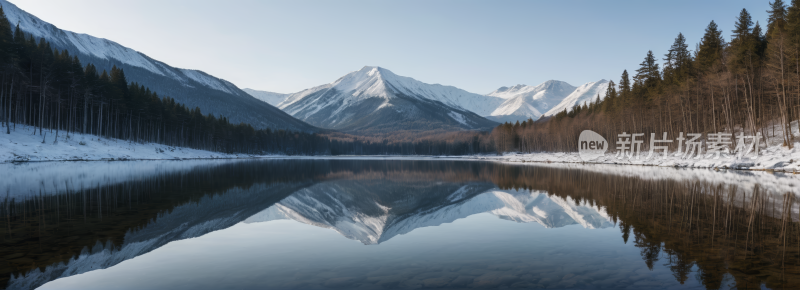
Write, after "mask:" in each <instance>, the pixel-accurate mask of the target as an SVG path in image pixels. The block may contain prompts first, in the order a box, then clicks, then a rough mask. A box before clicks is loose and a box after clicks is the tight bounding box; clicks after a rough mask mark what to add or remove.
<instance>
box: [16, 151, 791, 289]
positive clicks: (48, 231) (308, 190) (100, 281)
mask: <svg viewBox="0 0 800 290" xmlns="http://www.w3.org/2000/svg"><path fill="white" fill-rule="evenodd" d="M0 174H1V175H2V176H3V178H2V180H0V244H2V247H0V288H5V289H419V288H422V289H427V288H437V289H467V288H470V289H472V288H485V289H497V288H523V289H525V288H549V289H721V288H722V289H729V288H739V289H746V288H751V289H761V288H770V289H792V288H797V287H798V286H799V285H800V223H798V219H799V218H800V211H798V204H800V202H799V201H798V198H797V194H798V192H800V178H798V176H797V175H793V174H783V173H769V172H749V171H729V170H723V171H713V170H705V169H703V170H698V169H695V170H692V169H675V168H657V167H642V166H613V165H557V164H531V163H527V164H502V163H494V162H479V161H464V160H447V159H440V160H439V159H418V160H412V159H404V158H398V159H381V160H370V159H346V158H334V159H262V160H205V161H204V160H184V161H131V162H42V163H22V164H2V165H0Z"/></svg>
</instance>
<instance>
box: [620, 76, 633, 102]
mask: <svg viewBox="0 0 800 290" xmlns="http://www.w3.org/2000/svg"><path fill="white" fill-rule="evenodd" d="M630 94H631V79H630V77H629V76H628V70H623V71H622V78H620V80H619V97H620V98H621V99H623V100H625V99H627V98H628V97H630Z"/></svg>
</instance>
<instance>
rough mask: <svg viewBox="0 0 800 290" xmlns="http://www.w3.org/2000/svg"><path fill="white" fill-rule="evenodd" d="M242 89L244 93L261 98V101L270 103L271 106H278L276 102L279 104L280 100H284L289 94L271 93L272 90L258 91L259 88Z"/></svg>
mask: <svg viewBox="0 0 800 290" xmlns="http://www.w3.org/2000/svg"><path fill="white" fill-rule="evenodd" d="M242 90H243V91H244V92H245V93H248V94H250V95H251V96H253V97H254V98H256V99H259V100H262V101H264V102H266V103H267V104H270V105H273V106H278V104H280V102H283V100H285V99H286V97H287V96H289V94H281V93H273V92H267V91H259V90H254V89H248V88H244V89H242Z"/></svg>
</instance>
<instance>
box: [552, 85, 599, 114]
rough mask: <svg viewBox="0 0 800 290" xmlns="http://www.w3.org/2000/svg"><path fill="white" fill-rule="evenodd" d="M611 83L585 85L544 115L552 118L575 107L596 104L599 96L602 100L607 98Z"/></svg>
mask: <svg viewBox="0 0 800 290" xmlns="http://www.w3.org/2000/svg"><path fill="white" fill-rule="evenodd" d="M608 84H609V82H608V81H607V80H599V81H596V82H590V83H585V84H583V85H581V86H580V87H578V88H577V89H575V91H573V92H572V93H571V94H569V96H567V97H566V98H564V100H562V101H561V103H559V104H558V105H556V106H555V107H553V108H551V109H550V110H548V111H547V112H546V113H544V115H545V116H552V115H555V114H558V113H559V112H561V111H563V110H564V109H567V111H568V112H569V111H572V108H573V107H575V105H579V106H583V104H588V103H590V102H594V101H595V99H597V95H598V94H599V95H600V99H601V100H602V99H603V98H605V97H606V90H607V89H608Z"/></svg>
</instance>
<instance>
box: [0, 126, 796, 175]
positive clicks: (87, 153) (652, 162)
mask: <svg viewBox="0 0 800 290" xmlns="http://www.w3.org/2000/svg"><path fill="white" fill-rule="evenodd" d="M2 129H3V131H4V130H5V128H2ZM34 130H37V129H36V128H35V127H32V126H27V125H19V124H17V126H16V129H15V130H12V131H11V134H1V133H4V132H0V163H15V162H40V161H128V160H130V161H133V160H191V159H256V158H282V159H283V158H297V159H392V160H404V159H405V160H422V159H428V160H443V159H447V160H481V161H496V162H504V163H526V162H532V163H570V164H612V165H640V166H658V167H677V168H710V169H738V170H758V171H778V172H790V173H795V172H796V173H800V142H796V143H795V144H794V146H793V148H792V149H789V148H787V147H785V146H781V145H773V146H769V147H767V148H765V149H761V150H760V152H759V154H758V156H757V157H756V156H753V154H752V153H751V155H749V156H747V157H744V158H741V159H737V158H736V157H735V156H722V157H720V158H719V159H714V158H713V157H706V156H703V157H701V158H699V159H684V158H681V157H680V156H676V155H677V154H669V156H668V157H667V158H665V159H664V158H662V157H661V156H660V155H658V156H654V157H652V158H650V159H647V158H645V157H646V156H647V152H644V153H643V154H641V156H640V158H639V159H635V158H632V159H628V158H622V159H618V158H616V156H615V155H614V154H613V153H607V154H605V155H604V156H603V157H600V158H597V159H596V160H593V161H589V162H585V161H583V160H582V159H581V158H580V156H579V154H578V153H577V152H538V153H505V154H502V155H469V156H395V155H379V156H284V155H249V154H227V153H220V152H211V151H206V150H197V149H191V148H186V147H173V146H167V145H162V144H156V143H138V142H128V141H124V140H118V139H111V138H101V137H97V136H94V135H89V134H85V135H84V134H79V133H70V134H69V135H68V134H67V133H66V132H63V131H62V132H60V133H59V137H58V142H55V139H54V137H55V131H51V130H45V133H46V135H45V136H46V138H45V142H44V143H42V136H41V135H39V133H38V130H37V132H36V135H34V134H33V131H34ZM67 136H69V137H67Z"/></svg>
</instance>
